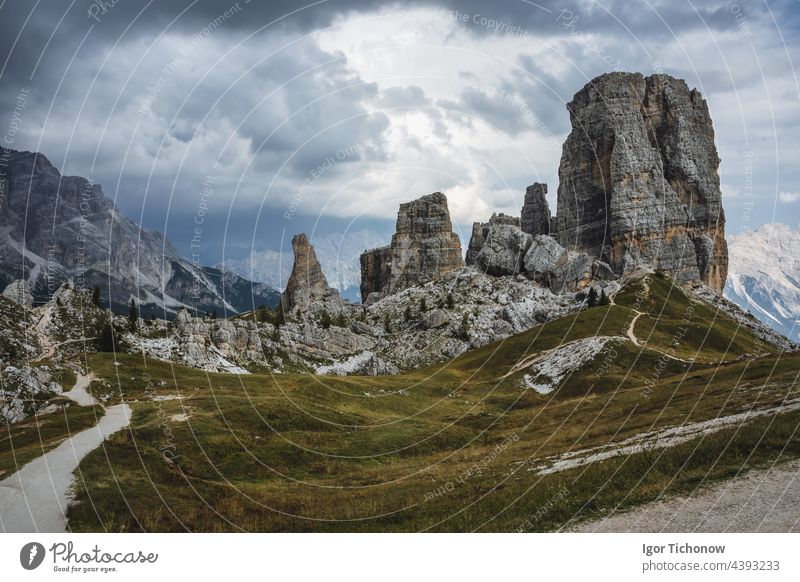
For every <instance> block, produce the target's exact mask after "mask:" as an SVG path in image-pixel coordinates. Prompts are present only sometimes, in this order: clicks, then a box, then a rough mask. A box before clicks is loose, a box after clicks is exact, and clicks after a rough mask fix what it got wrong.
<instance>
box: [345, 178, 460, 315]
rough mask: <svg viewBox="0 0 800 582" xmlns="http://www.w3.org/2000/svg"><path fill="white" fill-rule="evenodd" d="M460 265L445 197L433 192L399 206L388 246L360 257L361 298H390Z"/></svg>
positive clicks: (458, 246)
mask: <svg viewBox="0 0 800 582" xmlns="http://www.w3.org/2000/svg"><path fill="white" fill-rule="evenodd" d="M365 255H366V256H365ZM463 264H464V260H463V258H462V256H461V241H460V240H459V238H458V235H457V234H456V233H455V232H453V225H452V223H451V221H450V211H449V210H448V208H447V197H446V196H445V195H444V194H442V193H441V192H435V193H433V194H429V195H427V196H423V197H422V198H419V199H417V200H414V201H412V202H407V203H405V204H401V205H400V211H399V212H398V214H397V226H396V228H395V234H394V235H393V236H392V242H391V244H390V245H389V246H388V247H382V248H380V249H374V250H372V251H367V252H366V253H364V254H363V255H362V256H361V267H362V269H361V296H362V298H363V299H364V300H366V299H367V297H368V296H369V295H370V294H372V293H381V295H382V296H386V295H391V294H393V293H397V292H399V291H401V290H403V289H406V288H408V287H413V286H415V285H420V284H424V283H427V282H429V281H432V280H433V279H435V278H436V277H437V276H439V275H441V274H442V273H445V272H447V271H450V270H452V269H455V268H458V267H460V266H462V265H463Z"/></svg>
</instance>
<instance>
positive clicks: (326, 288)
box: [281, 233, 339, 313]
mask: <svg viewBox="0 0 800 582" xmlns="http://www.w3.org/2000/svg"><path fill="white" fill-rule="evenodd" d="M292 250H293V251H294V264H293V265H292V274H291V275H289V281H288V282H287V283H286V289H284V291H283V293H282V294H281V305H282V307H283V309H284V311H286V312H287V313H288V312H289V311H291V310H293V309H297V310H299V311H301V312H304V311H307V310H308V308H309V307H310V306H311V304H312V303H315V302H317V301H329V300H338V299H339V293H338V291H336V289H334V288H333V287H331V286H330V285H328V280H327V279H326V278H325V273H323V272H322V267H321V266H320V264H319V261H318V260H317V254H316V253H315V252H314V247H312V246H311V243H310V242H309V241H308V237H307V236H306V235H305V233H301V234H296V235H294V237H293V238H292Z"/></svg>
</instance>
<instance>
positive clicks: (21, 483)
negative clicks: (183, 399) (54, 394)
mask: <svg viewBox="0 0 800 582" xmlns="http://www.w3.org/2000/svg"><path fill="white" fill-rule="evenodd" d="M89 381H90V378H89V377H88V376H79V377H78V382H77V383H76V385H75V388H73V389H72V390H71V391H69V392H65V393H64V395H65V396H69V397H70V398H72V399H73V400H74V401H75V402H77V403H78V404H79V405H81V406H89V405H91V404H94V403H95V402H96V401H95V400H94V398H92V396H91V395H89V394H88V393H87V392H86V387H87V386H88V385H89ZM130 418H131V409H130V407H129V406H128V405H127V404H118V405H116V406H112V407H110V408H107V409H106V413H105V415H103V417H102V418H101V419H100V421H99V422H98V423H97V424H96V425H95V426H93V427H92V428H89V429H86V430H84V431H81V432H79V433H77V434H75V435H73V436H72V437H70V438H68V439H67V440H65V441H64V442H62V443H61V444H60V445H58V446H57V447H56V448H54V449H53V450H51V451H49V452H48V453H46V454H45V455H43V456H41V457H39V458H37V459H35V460H33V461H31V462H30V463H28V464H27V465H25V466H24V467H22V469H20V470H19V471H17V472H16V473H14V474H13V475H11V476H10V477H7V478H6V479H3V480H2V481H0V531H3V532H9V533H10V532H16V533H24V532H47V533H60V532H64V531H66V512H67V506H68V504H69V501H70V499H71V498H70V493H71V491H72V487H73V486H74V484H75V476H74V475H73V472H74V471H75V469H77V468H78V465H79V464H80V462H81V460H83V458H84V457H85V456H86V455H88V454H89V453H90V452H91V451H93V450H94V449H96V448H97V447H99V446H100V445H101V444H102V443H103V441H104V440H105V439H106V438H107V437H108V436H109V435H111V434H113V433H115V432H117V431H118V430H120V429H122V428H124V427H126V426H128V424H129V423H130Z"/></svg>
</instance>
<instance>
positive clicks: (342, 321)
mask: <svg viewBox="0 0 800 582" xmlns="http://www.w3.org/2000/svg"><path fill="white" fill-rule="evenodd" d="M336 325H337V326H338V327H347V318H346V317H345V316H344V313H341V312H340V313H339V315H337V316H336Z"/></svg>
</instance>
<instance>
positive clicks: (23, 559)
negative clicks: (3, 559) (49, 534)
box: [19, 542, 45, 570]
mask: <svg viewBox="0 0 800 582" xmlns="http://www.w3.org/2000/svg"><path fill="white" fill-rule="evenodd" d="M44 554H45V551H44V546H43V545H42V544H40V543H39V542H30V543H27V544H25V545H24V546H22V549H21V550H20V551H19V563H20V564H22V567H23V568H25V569H26V570H35V569H36V568H38V567H39V566H41V565H42V562H43V561H44Z"/></svg>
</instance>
